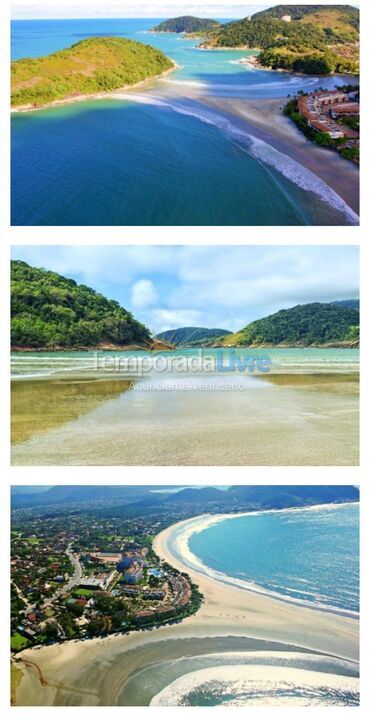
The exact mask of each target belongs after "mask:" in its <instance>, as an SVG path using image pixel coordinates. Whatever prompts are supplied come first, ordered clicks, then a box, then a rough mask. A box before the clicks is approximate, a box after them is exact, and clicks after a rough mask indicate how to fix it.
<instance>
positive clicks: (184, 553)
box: [168, 503, 359, 618]
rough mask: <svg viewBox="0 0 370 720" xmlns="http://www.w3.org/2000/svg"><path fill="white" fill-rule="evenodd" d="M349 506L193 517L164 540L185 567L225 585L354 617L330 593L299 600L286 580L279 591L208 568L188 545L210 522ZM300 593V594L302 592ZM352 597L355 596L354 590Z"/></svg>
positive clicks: (277, 588) (293, 514)
mask: <svg viewBox="0 0 370 720" xmlns="http://www.w3.org/2000/svg"><path fill="white" fill-rule="evenodd" d="M352 505H354V506H355V507H357V503H354V504H352V503H346V504H344V505H337V504H332V505H330V504H325V505H317V506H310V507H306V508H305V507H303V508H302V507H300V508H288V509H287V508H284V509H282V510H263V511H261V510H255V511H251V512H246V513H238V514H235V515H232V514H229V515H204V516H200V517H197V518H193V519H192V520H188V521H185V522H183V523H181V525H180V526H179V527H178V528H176V527H175V528H174V532H173V533H172V534H171V536H170V538H169V539H168V544H169V547H170V550H171V553H172V554H173V555H174V556H175V557H177V558H179V559H180V560H181V562H182V563H183V564H185V565H186V566H187V567H188V568H189V570H196V571H197V572H201V573H202V574H203V575H207V576H208V577H211V578H213V579H214V580H218V581H219V582H222V583H224V584H226V585H231V586H234V587H237V588H240V589H242V590H247V591H252V592H254V593H256V594H258V595H267V596H269V597H274V598H275V599H277V600H280V601H281V600H282V601H284V602H290V603H293V604H295V605H302V606H308V607H312V608H316V609H317V610H326V611H330V612H333V613H336V614H338V615H344V616H348V617H353V618H358V616H359V613H358V611H357V610H353V609H350V608H349V607H348V606H347V605H346V606H345V607H341V606H340V605H339V601H338V604H335V605H334V601H333V598H332V597H330V596H329V597H326V596H324V595H323V594H322V591H321V592H320V591H319V590H317V591H316V592H315V594H313V592H312V594H311V599H308V597H305V598H304V599H302V598H301V597H299V593H297V589H296V588H294V592H291V591H290V590H289V587H288V583H287V584H286V585H285V586H284V592H282V587H281V586H278V587H276V589H274V587H273V584H272V583H271V582H269V584H268V587H264V586H263V585H262V584H259V583H257V582H255V581H254V580H252V579H245V578H243V577H238V576H237V575H230V574H228V573H227V572H221V571H220V570H216V569H215V568H211V567H209V565H206V564H205V562H203V560H202V559H201V558H200V557H199V556H198V555H196V554H195V552H194V551H192V549H191V548H190V544H189V543H190V539H191V538H192V536H194V535H197V534H199V533H203V532H204V531H205V530H207V529H208V528H211V527H212V526H213V525H216V524H218V523H222V522H224V521H227V520H233V519H238V518H243V517H245V518H248V517H253V516H263V517H268V516H270V515H272V516H274V515H282V516H283V517H288V518H289V516H290V515H291V516H292V519H293V518H294V516H296V517H297V516H300V515H303V516H304V515H307V517H308V518H309V517H310V515H311V514H312V513H316V512H318V513H320V512H321V511H323V510H324V511H325V512H326V511H330V510H332V511H334V512H335V511H338V510H339V509H341V508H344V509H345V508H349V507H350V506H352ZM287 577H288V576H287ZM298 589H299V588H298ZM301 594H303V592H302V593H301ZM297 595H298V596H297ZM356 597H358V594H357V593H356Z"/></svg>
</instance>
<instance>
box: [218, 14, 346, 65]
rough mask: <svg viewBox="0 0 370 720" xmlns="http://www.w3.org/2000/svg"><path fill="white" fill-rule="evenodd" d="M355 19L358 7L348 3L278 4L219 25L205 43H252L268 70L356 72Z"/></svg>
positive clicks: (238, 44) (241, 45)
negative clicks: (287, 16) (327, 4)
mask: <svg viewBox="0 0 370 720" xmlns="http://www.w3.org/2000/svg"><path fill="white" fill-rule="evenodd" d="M295 7H296V9H295V10H293V8H295ZM283 15H291V18H292V20H291V22H285V21H283V20H281V17H282V16H283ZM358 22H359V12H358V10H357V9H356V8H351V7H349V6H343V7H341V6H336V5H331V6H329V7H327V6H318V5H316V6H305V5H298V6H291V5H279V6H277V7H276V8H272V9H271V10H266V11H263V12H260V13H257V14H255V15H253V17H252V18H244V19H243V20H238V21H236V22H231V23H226V24H225V25H222V26H221V27H220V28H219V29H218V30H216V31H215V32H213V33H212V38H211V39H210V41H209V43H205V46H208V47H209V46H216V47H249V48H258V49H260V50H262V52H261V54H260V55H259V62H260V64H261V65H263V66H265V67H272V68H273V69H274V70H275V69H283V70H291V71H294V72H300V73H306V74H315V75H317V74H319V75H327V74H329V73H333V72H338V73H358V68H359V59H358V40H359V33H358Z"/></svg>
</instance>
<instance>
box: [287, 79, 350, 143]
mask: <svg viewBox="0 0 370 720" xmlns="http://www.w3.org/2000/svg"><path fill="white" fill-rule="evenodd" d="M298 110H299V112H300V114H301V115H303V117H304V118H305V120H306V121H307V123H308V125H309V126H310V127H312V128H313V129H314V130H317V131H318V132H324V133H328V135H330V137H331V138H332V139H333V140H336V139H338V138H344V137H348V138H355V137H358V133H357V132H356V131H355V130H353V129H351V128H348V127H345V126H342V125H339V124H338V123H336V122H335V118H337V117H339V116H341V117H343V116H344V115H346V114H347V115H355V114H357V115H358V114H359V112H360V106H359V104H358V103H354V102H350V101H349V97H348V95H347V93H343V92H340V91H338V90H328V91H325V92H323V91H319V92H315V93H311V95H301V96H300V97H299V98H298ZM356 111H357V112H356Z"/></svg>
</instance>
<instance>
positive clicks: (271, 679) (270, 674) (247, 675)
mask: <svg viewBox="0 0 370 720" xmlns="http://www.w3.org/2000/svg"><path fill="white" fill-rule="evenodd" d="M203 694H205V695H206V696H207V698H209V696H211V697H212V696H213V697H214V699H215V700H216V704H220V705H236V706H238V705H274V706H276V705H295V706H296V705H348V704H351V705H355V704H358V700H359V681H358V678H356V677H348V676H345V675H336V674H332V673H326V672H318V671H314V670H307V669H298V668H294V667H289V668H287V667H276V666H272V665H270V664H269V665H262V666H261V665H250V664H246V665H242V666H235V665H226V664H225V665H221V666H220V665H218V666H216V667H208V668H204V669H202V670H196V671H193V672H190V673H186V674H185V675H182V676H181V677H180V678H178V679H177V680H175V681H174V682H172V683H170V684H169V685H168V686H167V687H165V688H163V689H162V690H161V691H160V692H159V693H157V695H155V696H154V697H153V698H152V700H151V703H150V705H151V706H178V705H190V704H196V695H198V697H202V695H203ZM190 695H192V696H193V697H192V702H190V701H189V700H188V698H189V696H190ZM194 695H195V696H194ZM194 700H195V702H194Z"/></svg>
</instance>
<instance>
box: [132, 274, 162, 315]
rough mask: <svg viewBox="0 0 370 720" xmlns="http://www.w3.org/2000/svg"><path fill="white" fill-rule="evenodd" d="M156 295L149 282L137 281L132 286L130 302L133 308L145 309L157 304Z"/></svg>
mask: <svg viewBox="0 0 370 720" xmlns="http://www.w3.org/2000/svg"><path fill="white" fill-rule="evenodd" d="M158 299H159V298H158V293H157V291H156V289H155V287H154V285H153V283H152V281H151V280H138V282H136V283H135V285H133V286H132V291H131V301H132V304H133V306H134V307H135V308H147V307H150V306H151V305H155V304H156V303H157V302H158Z"/></svg>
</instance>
